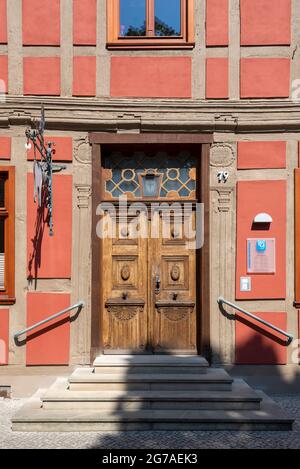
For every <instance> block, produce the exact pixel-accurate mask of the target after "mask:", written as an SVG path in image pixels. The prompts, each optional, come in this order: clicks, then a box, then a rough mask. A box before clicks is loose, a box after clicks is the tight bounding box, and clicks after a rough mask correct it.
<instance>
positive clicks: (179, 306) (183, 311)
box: [155, 300, 195, 322]
mask: <svg viewBox="0 0 300 469" xmlns="http://www.w3.org/2000/svg"><path fill="white" fill-rule="evenodd" d="M155 306H156V309H157V312H158V313H162V314H163V315H164V316H165V317H166V318H167V319H168V320H169V321H172V322H178V321H183V320H185V319H187V316H188V315H189V314H190V313H192V312H193V311H194V307H195V303H193V302H189V301H182V302H180V301H176V300H175V301H172V302H165V301H158V302H157V303H156V304H155Z"/></svg>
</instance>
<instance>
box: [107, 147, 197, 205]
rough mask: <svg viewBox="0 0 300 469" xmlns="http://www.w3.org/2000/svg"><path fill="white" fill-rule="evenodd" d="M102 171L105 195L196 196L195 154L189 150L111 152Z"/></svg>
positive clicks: (117, 196) (130, 196)
mask: <svg viewBox="0 0 300 469" xmlns="http://www.w3.org/2000/svg"><path fill="white" fill-rule="evenodd" d="M103 173H104V180H105V198H112V199H116V198H119V197H121V196H124V195H126V196H127V197H128V198H130V199H139V198H143V197H151V196H152V198H160V199H168V198H171V199H176V198H187V199H195V198H196V158H195V157H194V156H193V155H191V153H190V152H189V151H181V152H179V153H177V154H176V155H170V154H169V153H168V152H165V151H159V152H153V153H149V152H147V153H146V152H141V151H136V152H132V153H131V154H130V155H128V154H126V155H125V154H124V153H123V152H120V151H115V152H111V153H110V154H109V155H107V156H106V157H105V159H104V169H103Z"/></svg>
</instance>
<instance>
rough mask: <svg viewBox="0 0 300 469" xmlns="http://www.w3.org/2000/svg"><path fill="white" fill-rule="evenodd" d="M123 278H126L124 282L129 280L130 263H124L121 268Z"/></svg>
mask: <svg viewBox="0 0 300 469" xmlns="http://www.w3.org/2000/svg"><path fill="white" fill-rule="evenodd" d="M121 278H122V280H124V282H127V280H129V278H130V267H129V265H128V264H125V265H123V267H122V269H121Z"/></svg>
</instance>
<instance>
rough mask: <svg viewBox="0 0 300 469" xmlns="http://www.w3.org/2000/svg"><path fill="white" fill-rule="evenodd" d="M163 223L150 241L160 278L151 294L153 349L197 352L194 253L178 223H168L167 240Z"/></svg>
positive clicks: (162, 222) (193, 215)
mask: <svg viewBox="0 0 300 469" xmlns="http://www.w3.org/2000/svg"><path fill="white" fill-rule="evenodd" d="M191 216H192V217H193V219H194V217H195V214H194V213H192V214H191ZM164 223H165V221H164V220H163V219H161V229H160V233H161V235H160V238H159V239H157V240H151V250H152V252H153V256H154V255H156V265H157V271H156V272H155V276H156V275H158V276H159V279H160V289H159V291H158V290H156V291H155V290H154V293H153V294H152V322H153V348H154V351H155V352H156V353H163V352H177V353H188V354H190V353H197V347H196V251H195V250H194V249H188V246H187V244H186V239H185V238H184V229H183V226H179V224H178V220H177V222H176V223H175V225H173V224H172V221H171V226H170V230H169V231H170V237H168V236H167V237H165V234H166V232H167V230H166V229H165V227H164ZM193 223H194V220H193ZM154 253H155V254H154ZM154 283H155V281H154Z"/></svg>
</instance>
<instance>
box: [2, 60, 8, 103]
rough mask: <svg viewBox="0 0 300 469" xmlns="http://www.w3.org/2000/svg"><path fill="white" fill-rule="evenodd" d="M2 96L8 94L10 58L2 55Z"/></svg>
mask: <svg viewBox="0 0 300 469" xmlns="http://www.w3.org/2000/svg"><path fill="white" fill-rule="evenodd" d="M0 80H1V83H0V94H3V93H7V92H8V56H7V55H0Z"/></svg>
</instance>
